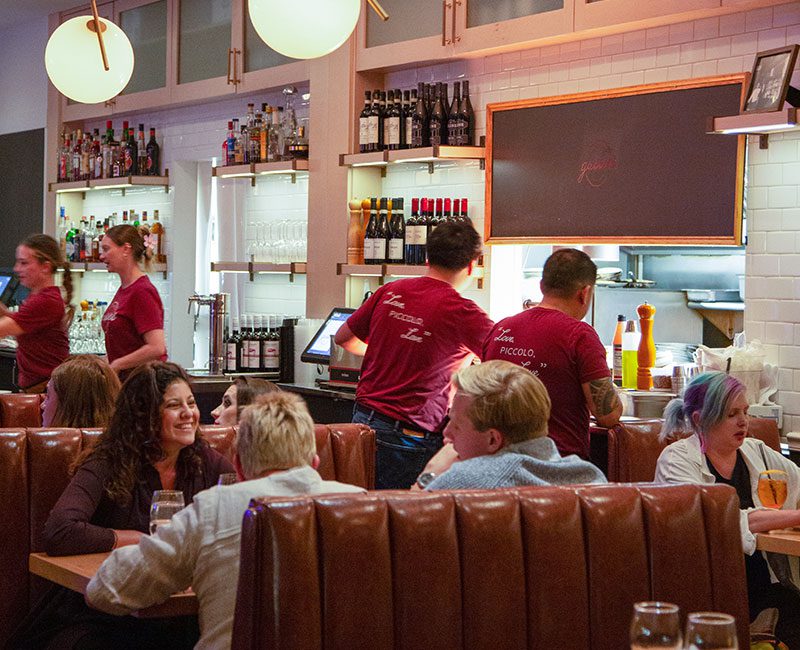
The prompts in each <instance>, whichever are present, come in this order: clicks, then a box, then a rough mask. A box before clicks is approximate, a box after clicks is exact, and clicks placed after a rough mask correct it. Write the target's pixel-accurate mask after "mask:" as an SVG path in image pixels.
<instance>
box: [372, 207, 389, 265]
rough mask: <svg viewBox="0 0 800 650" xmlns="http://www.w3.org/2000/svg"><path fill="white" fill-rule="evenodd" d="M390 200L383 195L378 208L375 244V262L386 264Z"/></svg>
mask: <svg viewBox="0 0 800 650" xmlns="http://www.w3.org/2000/svg"><path fill="white" fill-rule="evenodd" d="M388 209H389V208H388V200H387V198H386V197H385V196H383V197H381V202H380V207H379V209H378V230H377V232H376V233H375V239H374V243H373V246H374V247H375V262H374V263H375V264H386V261H387V260H386V257H387V255H386V245H387V243H388V240H389V216H388Z"/></svg>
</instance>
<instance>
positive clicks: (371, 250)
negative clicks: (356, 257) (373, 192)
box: [364, 197, 378, 264]
mask: <svg viewBox="0 0 800 650" xmlns="http://www.w3.org/2000/svg"><path fill="white" fill-rule="evenodd" d="M377 236H378V199H376V198H375V197H373V198H371V199H370V206H369V221H367V227H366V228H365V229H364V264H377V262H376V261H375V238H376V237H377Z"/></svg>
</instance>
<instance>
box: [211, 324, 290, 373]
mask: <svg viewBox="0 0 800 650" xmlns="http://www.w3.org/2000/svg"><path fill="white" fill-rule="evenodd" d="M231 320H232V327H231V330H230V331H228V333H227V334H226V336H225V339H224V341H223V344H224V346H225V348H224V349H225V372H230V373H234V372H262V373H265V374H266V375H267V376H272V377H273V378H278V377H279V375H280V360H281V329H280V328H281V323H282V322H283V318H282V317H279V316H277V315H276V314H242V315H241V317H240V318H233V319H231Z"/></svg>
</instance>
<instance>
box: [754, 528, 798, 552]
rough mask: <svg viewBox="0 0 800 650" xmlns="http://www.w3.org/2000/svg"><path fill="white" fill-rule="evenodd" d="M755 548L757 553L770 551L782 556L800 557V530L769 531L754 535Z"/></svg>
mask: <svg viewBox="0 0 800 650" xmlns="http://www.w3.org/2000/svg"><path fill="white" fill-rule="evenodd" d="M756 548H757V549H758V550H759V551H772V552H773V553H783V554H784V555H796V556H798V557H800V529H797V528H787V529H785V530H771V531H769V532H768V533H758V534H757V535H756Z"/></svg>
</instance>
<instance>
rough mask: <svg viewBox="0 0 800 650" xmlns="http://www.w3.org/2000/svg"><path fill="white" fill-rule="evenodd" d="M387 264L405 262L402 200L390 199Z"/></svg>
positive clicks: (404, 227) (404, 228) (404, 229)
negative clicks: (390, 211) (390, 212)
mask: <svg viewBox="0 0 800 650" xmlns="http://www.w3.org/2000/svg"><path fill="white" fill-rule="evenodd" d="M389 229H390V232H389V259H388V260H387V261H388V263H389V264H402V263H403V262H404V261H405V246H406V222H405V219H404V217H403V199H402V198H397V199H392V220H391V222H390V223H389Z"/></svg>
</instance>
